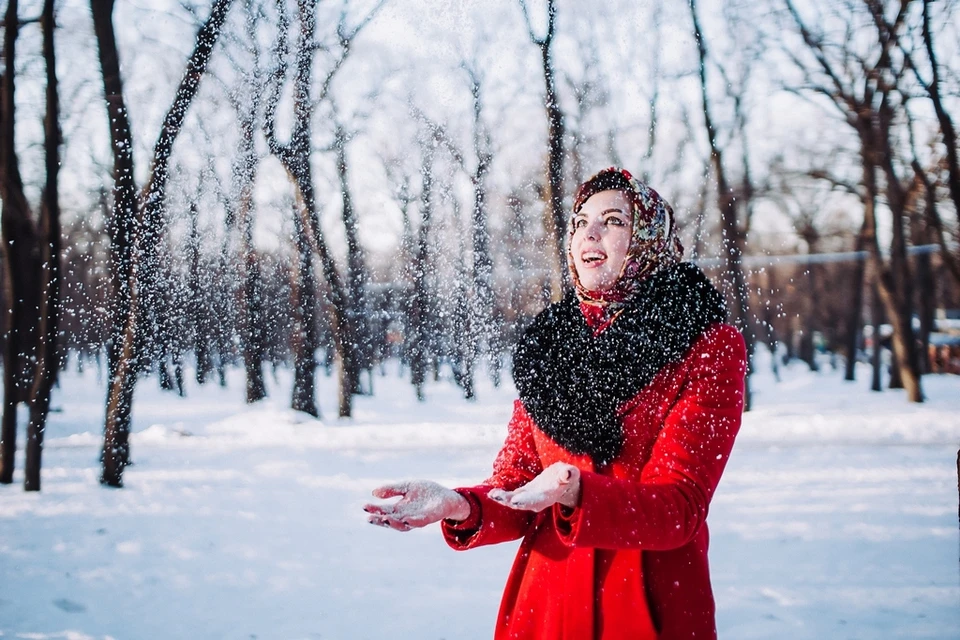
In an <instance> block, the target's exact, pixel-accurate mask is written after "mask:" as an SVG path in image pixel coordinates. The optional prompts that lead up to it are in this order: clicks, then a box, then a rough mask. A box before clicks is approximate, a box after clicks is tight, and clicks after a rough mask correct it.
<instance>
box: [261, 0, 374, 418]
mask: <svg viewBox="0 0 960 640" xmlns="http://www.w3.org/2000/svg"><path fill="white" fill-rule="evenodd" d="M297 6H298V14H299V18H300V34H299V39H298V45H297V52H296V69H295V73H294V79H293V96H294V98H293V112H294V114H293V116H294V117H293V121H294V122H293V130H292V132H291V133H290V140H289V142H287V143H286V144H282V143H281V142H280V141H279V140H278V139H277V137H276V128H275V125H276V122H275V119H276V109H277V106H278V104H279V102H280V96H281V89H282V83H283V79H284V76H285V75H286V65H285V63H284V62H283V61H284V60H285V58H286V56H287V27H288V24H287V19H286V14H285V13H283V12H282V10H281V16H280V26H279V30H278V36H277V48H276V54H277V57H278V59H279V60H280V61H281V63H280V64H279V66H278V72H277V74H276V76H275V78H274V84H273V91H272V94H271V96H270V98H269V100H268V102H267V105H266V114H265V116H264V134H265V136H266V138H267V144H268V145H269V147H270V152H271V153H272V154H273V155H275V156H276V157H277V159H278V160H279V161H280V163H281V164H282V165H283V166H284V168H285V169H286V170H287V174H288V175H289V176H290V180H291V182H292V183H293V184H294V186H295V187H296V189H297V192H298V194H299V196H300V199H301V201H302V204H303V207H302V209H301V211H300V213H301V215H302V216H303V218H304V220H303V221H302V222H303V227H304V232H305V235H306V239H307V242H308V243H309V246H310V248H311V250H312V251H313V252H314V253H315V254H316V255H317V257H318V258H319V259H320V268H321V269H322V271H323V277H324V279H325V280H326V281H327V287H328V290H329V295H330V300H329V302H330V304H329V305H328V307H329V309H330V324H331V328H332V330H333V341H334V345H335V347H336V350H337V353H338V354H339V356H340V402H339V415H340V417H348V416H350V414H351V412H352V410H353V389H354V386H353V381H352V380H351V378H350V375H349V373H348V372H350V371H353V367H354V366H355V365H354V361H355V357H356V349H355V348H354V342H355V341H354V339H353V335H352V331H351V326H350V322H349V320H348V318H347V305H348V303H349V301H348V299H347V292H346V289H345V287H344V285H343V279H342V278H341V277H340V272H339V271H338V270H337V265H336V262H335V261H334V259H333V255H331V253H330V251H329V250H328V248H327V244H326V240H325V238H324V236H323V232H322V230H321V229H320V218H319V215H318V213H317V201H316V194H315V193H314V188H313V173H312V170H311V168H310V130H311V127H310V120H311V118H312V115H313V105H314V103H315V102H314V97H313V96H312V95H311V86H312V75H311V73H312V68H313V54H314V51H315V50H316V46H315V42H314V31H315V27H316V16H315V15H314V9H315V2H314V0H298V2H297ZM353 35H354V36H355V35H356V31H354V32H353ZM350 37H353V36H350ZM347 51H349V47H348V48H347V50H345V51H344V52H343V53H342V56H341V58H340V60H339V62H338V63H337V65H335V67H334V70H333V71H332V72H331V73H330V74H328V75H327V78H326V84H325V87H329V82H330V81H331V80H332V78H333V74H334V73H335V72H336V69H338V68H339V65H340V64H342V62H343V60H344V59H345V57H346V53H347ZM324 91H325V89H324ZM324 91H321V95H322V94H323V93H324ZM311 395H312V394H311Z"/></svg>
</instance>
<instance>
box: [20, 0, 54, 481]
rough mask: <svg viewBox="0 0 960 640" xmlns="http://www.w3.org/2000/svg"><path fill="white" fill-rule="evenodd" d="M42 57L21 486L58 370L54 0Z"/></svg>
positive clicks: (34, 465)
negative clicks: (35, 311)
mask: <svg viewBox="0 0 960 640" xmlns="http://www.w3.org/2000/svg"><path fill="white" fill-rule="evenodd" d="M41 24H42V28H43V58H44V63H45V67H46V71H47V87H46V115H45V117H44V123H43V126H44V165H45V167H44V169H45V171H46V184H45V185H44V189H43V195H42V197H41V203H40V234H39V240H40V256H41V257H40V260H41V263H42V268H43V271H42V273H41V276H40V277H41V281H40V311H39V313H40V331H39V333H40V335H39V338H40V340H39V345H38V349H37V364H36V374H35V376H34V383H33V389H32V390H31V393H30V421H29V422H28V423H27V443H26V447H25V449H26V451H25V454H26V460H25V463H24V489H26V490H27V491H39V490H40V467H41V457H42V454H43V435H44V430H45V428H46V424H47V414H48V413H49V410H50V395H51V392H52V391H53V385H54V383H55V382H56V378H57V371H58V370H59V368H60V367H59V364H60V363H59V360H60V358H59V354H58V353H57V329H58V326H59V315H60V196H59V182H58V177H59V173H60V151H59V149H60V120H59V113H60V106H59V98H58V85H57V65H56V54H55V49H54V32H55V30H56V23H55V21H54V13H53V0H45V1H44V3H43V15H42V17H41Z"/></svg>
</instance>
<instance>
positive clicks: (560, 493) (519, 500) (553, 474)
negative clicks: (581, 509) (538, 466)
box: [487, 462, 580, 511]
mask: <svg viewBox="0 0 960 640" xmlns="http://www.w3.org/2000/svg"><path fill="white" fill-rule="evenodd" d="M487 496H488V497H489V498H490V499H491V500H495V501H496V502H499V503H500V504H502V505H504V506H506V507H510V508H512V509H520V510H524V511H543V510H544V509H546V508H547V507H551V506H553V505H554V504H556V503H560V504H562V505H563V506H565V507H575V506H577V503H578V502H579V501H580V469H578V468H576V467H575V466H573V465H572V464H567V463H565V462H554V463H553V464H552V465H550V466H549V467H547V468H546V469H544V470H543V471H542V472H541V473H540V475H538V476H537V477H536V478H534V479H533V480H531V481H530V482H528V483H527V484H525V485H523V486H522V487H520V488H519V489H517V490H515V491H504V490H503V489H491V490H490V493H488V494H487Z"/></svg>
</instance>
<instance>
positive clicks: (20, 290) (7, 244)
mask: <svg viewBox="0 0 960 640" xmlns="http://www.w3.org/2000/svg"><path fill="white" fill-rule="evenodd" d="M17 8H18V3H17V2H16V0H11V1H10V2H9V3H8V4H7V11H6V14H5V15H4V21H5V27H4V35H3V61H4V68H3V77H2V88H0V199H2V201H3V202H2V206H3V211H2V216H0V218H2V222H0V236H2V246H3V257H4V267H5V268H4V279H5V280H6V282H5V289H6V290H5V292H4V293H5V295H4V300H6V303H7V305H8V307H9V308H8V309H4V310H3V311H4V312H5V313H4V314H3V315H4V317H5V318H7V320H6V322H5V327H4V328H5V329H6V332H7V340H6V346H5V349H4V354H3V355H4V358H3V373H4V395H3V418H2V426H0V483H2V484H9V483H11V482H13V469H14V460H15V455H16V439H17V405H18V404H19V403H21V402H29V401H30V397H29V392H30V389H31V387H32V386H33V383H34V374H35V367H34V364H33V362H32V361H31V355H33V354H34V353H35V349H36V348H37V347H38V343H39V340H40V336H39V327H40V322H41V318H40V315H39V309H40V304H41V299H40V291H41V278H42V266H41V253H40V246H39V244H40V242H39V241H38V240H39V239H38V237H37V229H36V228H35V226H34V224H33V221H32V219H31V213H30V205H29V204H28V202H27V198H26V196H25V194H24V192H23V181H22V179H21V177H20V166H19V161H18V158H17V151H16V145H15V141H14V133H15V129H16V127H15V123H16V101H15V99H14V94H15V91H16V67H15V62H16V57H15V54H16V40H17V37H18V35H19V18H18V16H17Z"/></svg>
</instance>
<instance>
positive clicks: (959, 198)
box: [921, 0, 960, 280]
mask: <svg viewBox="0 0 960 640" xmlns="http://www.w3.org/2000/svg"><path fill="white" fill-rule="evenodd" d="M922 2H923V44H924V49H925V50H926V52H927V58H928V60H929V62H930V68H931V69H932V74H931V80H930V82H928V83H923V84H924V85H925V86H926V89H927V93H928V94H929V95H930V100H931V102H933V109H934V112H935V113H936V114H937V121H938V122H939V123H940V133H941V134H942V136H943V146H944V148H945V150H946V160H947V184H948V186H949V188H950V199H951V200H952V201H953V207H954V210H955V211H957V212H960V157H958V154H957V132H956V129H955V128H954V126H953V119H952V118H951V117H950V114H949V113H948V112H947V109H946V107H944V104H943V99H942V96H941V95H940V64H939V62H938V60H937V55H936V51H935V49H934V46H933V32H932V31H931V30H930V11H929V8H930V5H931V4H932V2H933V0H922ZM921 83H922V80H921ZM958 280H960V276H958Z"/></svg>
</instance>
